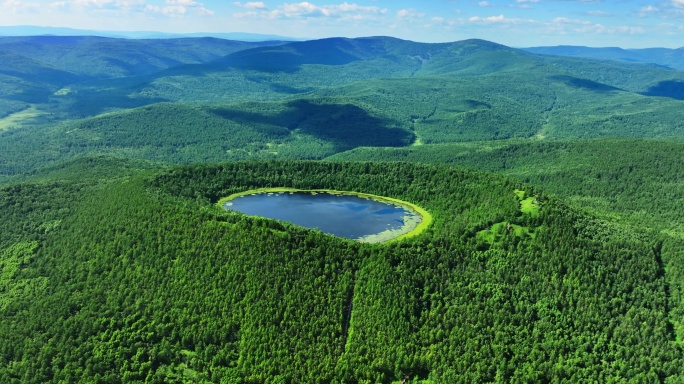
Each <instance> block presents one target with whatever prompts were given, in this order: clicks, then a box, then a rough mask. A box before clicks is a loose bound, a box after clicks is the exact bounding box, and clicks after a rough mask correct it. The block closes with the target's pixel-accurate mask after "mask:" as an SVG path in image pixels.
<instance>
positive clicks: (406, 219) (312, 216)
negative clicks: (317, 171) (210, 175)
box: [224, 192, 420, 241]
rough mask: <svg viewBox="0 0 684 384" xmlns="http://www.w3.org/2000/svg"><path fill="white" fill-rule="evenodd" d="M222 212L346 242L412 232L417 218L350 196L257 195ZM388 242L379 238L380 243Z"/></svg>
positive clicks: (239, 199)
mask: <svg viewBox="0 0 684 384" xmlns="http://www.w3.org/2000/svg"><path fill="white" fill-rule="evenodd" d="M224 208H226V209H230V210H233V211H238V212H242V213H244V214H247V215H252V216H261V217H267V218H270V219H276V220H283V221H288V222H290V223H293V224H297V225H300V226H302V227H307V228H317V229H319V230H321V231H323V232H325V233H329V234H332V235H335V236H339V237H345V238H348V239H360V238H364V237H368V236H371V235H377V234H379V233H382V232H388V231H392V232H394V236H393V237H396V236H399V235H401V234H403V233H406V232H408V231H410V230H411V229H413V228H415V226H416V225H417V223H419V222H420V219H419V216H420V215H419V214H417V213H415V212H413V211H411V210H409V209H407V208H404V207H402V206H399V205H395V204H391V203H384V202H379V201H374V200H370V199H363V198H360V197H358V196H352V195H332V194H327V193H317V194H311V193H306V192H295V193H258V194H254V195H246V196H240V197H237V198H235V199H233V200H231V201H229V202H227V203H226V204H225V205H224ZM384 240H388V239H387V238H383V239H382V240H377V241H384Z"/></svg>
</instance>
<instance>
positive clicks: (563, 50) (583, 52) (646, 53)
mask: <svg viewBox="0 0 684 384" xmlns="http://www.w3.org/2000/svg"><path fill="white" fill-rule="evenodd" d="M523 50H525V51H527V52H531V53H538V54H543V55H556V56H571V57H581V58H586V59H597V60H616V61H624V62H628V63H650V64H658V65H662V66H665V67H669V68H674V69H678V70H684V47H683V48H677V49H670V48H643V49H623V48H618V47H607V48H593V47H583V46H572V45H559V46H554V47H533V48H523Z"/></svg>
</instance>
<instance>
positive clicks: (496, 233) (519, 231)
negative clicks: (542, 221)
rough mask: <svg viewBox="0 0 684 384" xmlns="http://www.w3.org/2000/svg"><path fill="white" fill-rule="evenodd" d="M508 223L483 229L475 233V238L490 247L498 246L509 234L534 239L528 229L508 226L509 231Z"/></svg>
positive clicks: (513, 225)
mask: <svg viewBox="0 0 684 384" xmlns="http://www.w3.org/2000/svg"><path fill="white" fill-rule="evenodd" d="M509 224H510V223H509V222H507V221H503V222H501V223H496V224H494V225H492V227H491V228H489V229H483V230H481V231H479V232H478V233H477V235H476V236H477V238H478V239H479V240H482V241H484V242H486V243H488V244H490V245H494V244H499V243H501V241H502V240H503V238H504V236H506V235H507V234H511V235H513V236H516V237H520V238H524V237H530V238H534V233H533V232H530V229H529V228H528V227H523V226H521V225H517V224H510V230H509V229H508V228H509V227H508V225H509Z"/></svg>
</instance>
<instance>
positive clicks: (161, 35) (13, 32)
mask: <svg viewBox="0 0 684 384" xmlns="http://www.w3.org/2000/svg"><path fill="white" fill-rule="evenodd" d="M44 35H53V36H102V37H114V38H126V39H170V38H179V37H215V38H218V39H227V40H239V41H269V40H283V41H301V40H303V39H297V38H293V37H285V36H278V35H265V34H259V33H243V32H229V33H216V32H197V33H166V32H156V31H99V30H86V29H73V28H64V27H39V26H32V25H17V26H7V27H4V26H0V36H44Z"/></svg>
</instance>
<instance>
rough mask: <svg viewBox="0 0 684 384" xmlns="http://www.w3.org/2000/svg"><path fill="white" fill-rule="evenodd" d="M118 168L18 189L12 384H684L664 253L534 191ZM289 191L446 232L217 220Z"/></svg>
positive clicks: (2, 318) (506, 184)
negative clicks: (243, 196)
mask: <svg viewBox="0 0 684 384" xmlns="http://www.w3.org/2000/svg"><path fill="white" fill-rule="evenodd" d="M109 161H111V160H110V159H103V158H100V159H91V160H90V161H85V162H84V161H79V162H76V163H72V164H71V165H69V166H67V167H59V168H55V169H53V171H48V172H47V173H44V174H43V176H44V179H43V181H42V182H39V183H31V184H27V183H24V184H18V185H14V186H10V187H5V188H0V202H1V203H2V206H0V208H2V209H0V219H2V220H0V226H1V227H0V229H1V230H0V258H1V260H2V274H0V284H2V285H1V287H2V290H0V381H2V382H3V383H19V382H22V383H44V382H61V381H65V382H71V381H84V382H113V383H116V382H142V381H145V382H155V383H168V382H188V381H193V382H216V383H218V382H223V383H226V382H227V383H267V382H321V381H325V382H338V383H341V382H376V383H388V384H389V383H396V382H400V381H402V380H405V381H408V382H421V381H422V382H428V383H459V382H462V383H471V382H553V381H568V382H594V381H596V382H621V381H633V382H664V381H667V382H677V381H678V380H681V379H682V367H683V366H684V362H683V361H682V349H681V347H680V346H679V345H678V343H677V342H676V340H675V336H674V333H673V331H672V327H671V325H670V323H669V321H668V314H669V311H670V309H669V308H670V307H669V303H668V293H667V292H668V288H667V285H666V283H665V279H664V277H663V266H662V262H661V248H662V243H661V242H660V241H658V240H654V239H653V238H652V237H651V236H649V235H648V234H640V233H638V232H635V231H632V230H630V229H629V228H627V227H622V226H619V225H615V224H613V223H609V222H606V221H603V220H599V219H596V218H595V217H593V216H591V215H587V214H585V213H582V212H580V211H578V210H576V209H573V208H571V207H568V206H567V205H566V204H564V203H562V202H561V201H558V200H557V199H554V198H550V197H548V196H546V195H545V194H544V193H543V192H541V191H539V190H535V189H532V188H530V187H529V186H525V185H523V184H520V183H518V182H515V181H512V180H509V179H505V178H502V177H498V176H493V175H490V174H486V173H482V172H478V171H469V170H464V169H457V168H450V167H445V166H430V165H411V164H401V163H329V162H299V161H297V162H259V163H251V162H250V163H244V162H237V163H228V164H222V165H212V166H206V165H198V166H191V167H184V168H175V169H171V170H167V171H163V172H161V173H160V172H158V171H157V172H156V173H155V174H150V172H153V171H151V170H147V171H143V172H144V173H143V174H139V175H135V174H134V173H133V174H132V173H130V168H131V167H135V166H136V165H135V163H129V164H128V165H126V163H125V162H121V161H116V162H115V163H114V165H115V167H112V166H111V165H110V164H108V162H109ZM84 167H85V168H88V169H90V170H89V171H88V172H87V176H86V177H84V178H83V179H81V180H74V179H72V180H68V179H64V178H63V175H64V172H66V171H67V170H68V169H70V170H71V172H72V173H74V174H77V173H78V172H79V169H82V168H84ZM116 167H126V168H128V169H127V170H126V171H124V172H123V173H117V172H116V171H115V169H116ZM97 169H99V170H100V171H101V173H99V172H94V170H97ZM36 176H37V177H39V175H36ZM409 181H410V182H409ZM283 185H286V186H292V187H297V188H303V189H314V188H330V189H338V190H353V191H361V192H368V193H373V194H378V195H383V196H389V197H396V198H400V199H404V200H407V201H411V202H414V203H416V204H420V205H421V206H422V207H424V208H425V209H427V210H428V211H429V212H430V213H431V214H432V215H433V217H434V222H433V225H432V226H431V227H430V228H429V229H428V231H427V232H425V233H424V234H423V235H421V236H419V237H417V238H413V239H411V240H406V241H403V242H400V243H394V244H379V245H373V244H362V243H357V242H354V241H350V240H345V239H340V238H336V237H333V236H329V235H324V234H322V233H321V232H318V231H315V230H306V229H303V228H299V227H295V226H292V225H288V224H286V223H279V222H275V221H272V220H266V219H259V218H255V217H247V216H244V215H241V214H237V213H230V212H226V211H223V210H222V209H220V208H218V207H216V206H215V205H214V204H213V203H214V202H215V201H216V200H217V199H218V198H219V197H221V196H225V195H228V194H231V193H233V192H237V191H244V190H247V189H253V188H259V187H266V186H283ZM509 224H510V228H511V230H510V231H509V230H506V227H507V226H508V225H509ZM425 380H426V381H425Z"/></svg>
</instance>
